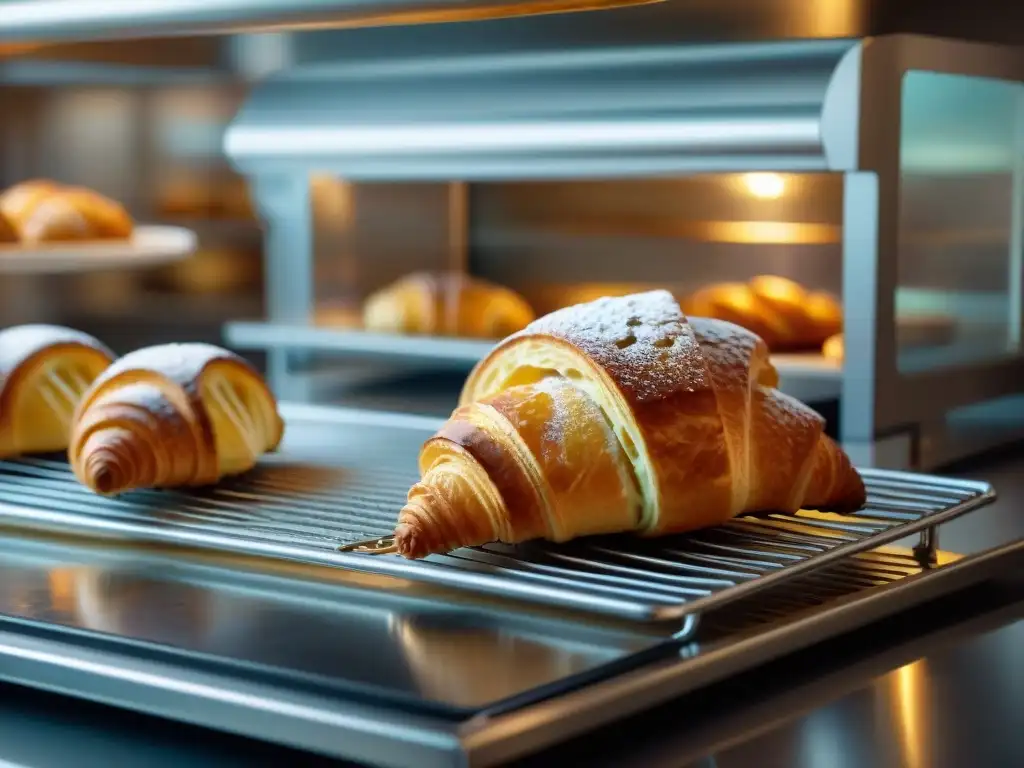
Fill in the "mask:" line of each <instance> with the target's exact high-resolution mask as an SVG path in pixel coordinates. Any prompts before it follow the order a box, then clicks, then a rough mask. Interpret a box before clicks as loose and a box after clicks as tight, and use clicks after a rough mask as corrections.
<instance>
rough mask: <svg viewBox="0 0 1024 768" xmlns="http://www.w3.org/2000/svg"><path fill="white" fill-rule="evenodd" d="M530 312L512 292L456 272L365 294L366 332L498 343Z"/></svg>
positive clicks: (420, 276) (408, 279)
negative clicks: (423, 335)
mask: <svg viewBox="0 0 1024 768" xmlns="http://www.w3.org/2000/svg"><path fill="white" fill-rule="evenodd" d="M533 318H534V312H533V310H532V309H531V308H530V305H529V304H527V303H526V300H525V299H523V297H521V296H520V295H519V294H517V293H516V292H515V291H512V290H510V289H508V288H504V287H502V286H500V285H495V284H494V283H490V282H487V281H486V280H480V279H479V278H474V277H470V276H468V275H464V274H462V273H460V272H439V273H433V272H415V273H413V274H411V275H406V276H405V277H403V278H402V279H401V280H398V281H397V282H395V283H392V284H391V285H389V286H387V287H386V288H383V289H381V290H380V291H378V292H377V293H375V294H373V295H372V296H370V297H369V298H368V299H367V300H366V303H365V305H364V307H363V326H364V327H365V328H366V330H368V331H379V332H382V333H410V334H426V335H433V336H465V337H470V338H478V339H500V338H503V337H505V336H507V335H508V334H510V333H515V332H516V331H519V330H522V328H523V327H525V326H526V324H527V323H529V322H530V321H531V320H533Z"/></svg>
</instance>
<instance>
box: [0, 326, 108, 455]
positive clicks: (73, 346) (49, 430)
mask: <svg viewBox="0 0 1024 768" xmlns="http://www.w3.org/2000/svg"><path fill="white" fill-rule="evenodd" d="M113 361H114V353H113V352H111V351H110V350H109V349H107V347H106V346H104V345H103V344H102V343H100V342H99V341H97V340H96V339H94V338H93V337H92V336H89V335H88V334H85V333H81V332H79V331H75V330H72V329H71V328H62V327H59V326H55V325H18V326H15V327H13V328H7V329H5V330H3V331H0V458H10V457H13V456H19V455H23V454H29V453H52V452H54V451H63V450H65V449H66V448H67V447H68V438H69V435H70V433H71V422H72V418H73V416H74V412H75V408H76V406H77V405H78V402H79V401H80V400H81V398H82V395H83V394H85V391H86V390H87V389H88V388H89V385H90V384H92V382H93V380H94V379H96V377H97V376H99V375H100V374H101V373H102V372H103V371H104V369H106V368H107V367H108V366H109V365H110V364H111V363H112V362H113Z"/></svg>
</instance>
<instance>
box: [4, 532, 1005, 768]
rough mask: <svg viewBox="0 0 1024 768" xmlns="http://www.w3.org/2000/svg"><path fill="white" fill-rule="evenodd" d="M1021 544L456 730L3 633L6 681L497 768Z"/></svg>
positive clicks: (323, 750) (981, 574)
mask: <svg viewBox="0 0 1024 768" xmlns="http://www.w3.org/2000/svg"><path fill="white" fill-rule="evenodd" d="M1022 552H1024V541H1018V542H1014V543H1012V544H1007V545H1004V546H1001V547H998V548H995V549H991V550H988V551H986V552H982V553H979V554H977V555H972V556H968V557H965V558H964V559H962V560H960V561H958V562H956V563H954V564H951V565H947V566H944V567H942V568H940V569H937V570H935V571H930V572H925V573H922V574H919V575H916V576H910V577H908V578H906V579H903V580H901V581H898V582H894V583H892V584H890V585H887V586H883V587H879V588H877V589H873V590H870V591H869V592H867V593H860V594H855V595H852V596H851V597H850V598H849V599H846V600H841V601H838V602H837V603H834V604H831V605H829V606H826V607H823V608H821V609H819V610H815V611H813V612H811V613H809V614H805V615H803V616H802V617H798V618H796V619H794V620H792V621H790V622H788V623H785V624H783V625H781V626H777V627H774V628H767V629H764V630H762V631H759V632H756V633H754V634H752V635H749V636H747V635H744V636H742V637H740V638H739V639H737V640H735V641H731V642H723V643H721V644H718V645H716V646H715V647H713V648H710V649H708V650H707V651H705V652H703V653H701V654H700V655H698V656H695V657H691V658H686V657H680V658H673V659H671V660H670V661H667V662H658V663H652V664H650V665H648V666H646V667H642V668H640V669H639V670H635V671H633V672H629V673H625V674H621V675H619V676H616V677H612V678H609V679H607V680H604V681H602V682H598V683H594V684H591V685H589V686H587V687H585V688H582V689H580V690H576V691H574V692H571V693H568V694H564V695H562V696H556V697H553V698H551V699H548V700H545V701H542V702H539V703H536V704H533V705H530V706H527V707H524V708H522V709H519V710H515V711H512V712H509V713H506V714H501V715H498V716H494V717H490V716H488V715H487V714H486V712H484V713H481V714H480V715H477V716H476V717H474V718H471V719H469V720H466V721H464V722H463V723H462V724H461V725H456V724H454V723H452V722H450V721H444V720H440V719H434V718H429V717H412V718H411V717H410V715H409V713H407V712H399V711H394V710H387V709H377V708H371V707H368V706H366V705H363V704H357V703H354V702H347V701H341V700H337V699H326V698H322V697H317V696H315V695H312V694H306V693H300V692H297V691H291V690H288V689H281V688H269V687H267V686H260V685H258V684H255V683H248V682H242V681H239V680H236V679H234V678H229V677H225V676H221V675H215V674H212V673H206V672H196V671H193V670H188V669H186V668H183V667H182V666H180V665H170V664H168V665H162V664H160V665H154V664H152V663H151V662H147V663H139V662H137V661H135V660H133V659H131V658H126V657H123V656H120V655H117V654H112V653H104V652H98V651H95V650H93V649H89V648H84V647H82V646H78V645H75V644H74V643H72V642H69V641H56V640H52V641H51V640H46V641H39V640H28V639H27V638H26V637H24V636H22V635H20V634H18V633H16V632H0V679H3V680H5V681H8V682H11V683H16V684H20V685H26V686H28V687H33V688H39V689H43V690H48V691H52V692H56V693H59V694H62V695H67V696H71V697H76V698H83V699H88V700H92V701H98V702H100V703H104V704H109V705H113V706H117V707H122V708H126V709H130V710H135V711H139V712H144V713H147V714H150V715H155V716H158V717H163V718H166V719H169V720H175V721H181V722H188V723H192V724H196V725H200V726H204V727H208V728H213V729H217V730H221V731H225V732H229V733H235V734H239V735H242V736H246V737H251V738H256V739H259V740H263V741H271V742H276V743H280V744H284V745H287V746H291V747H297V748H300V749H305V750H308V751H312V752H317V753H320V754H325V755H329V756H332V757H336V758H342V759H348V760H357V761H360V762H368V763H373V764H376V765H383V766H396V767H397V766H408V765H417V766H423V767H424V768H433V766H438V767H440V766H465V765H473V766H490V765H496V764H498V763H501V762H504V761H506V760H509V759H512V758H514V757H517V756H522V755H525V754H529V753H531V752H535V751H538V750H540V749H543V748H545V747H547V746H551V745H553V744H556V743H559V742H561V741H564V740H567V739H569V738H571V737H573V736H577V735H579V734H581V733H584V732H587V731H590V730H593V729H594V728H597V727H599V726H601V725H602V724H605V723H608V722H611V721H614V720H617V719H621V718H623V717H626V716H628V715H631V714H635V713H636V712H638V711H641V710H643V709H647V708H650V707H652V706H655V705H657V704H659V703H662V702H664V701H666V700H668V699H671V698H674V697H677V696H680V695H682V694H685V693H688V692H691V691H693V690H695V689H697V688H700V687H703V686H706V685H709V684H711V683H713V682H716V681H719V680H721V679H723V678H725V677H727V676H730V675H734V674H738V673H740V672H743V671H745V670H748V669H750V668H752V667H755V666H757V665H759V664H763V663H765V662H767V661H770V660H772V659H775V658H778V657H779V656H782V655H785V654H786V653H789V652H792V651H796V650H799V649H801V648H804V647H806V646H808V645H811V644H813V643H817V642H821V641H823V640H825V639H828V638H831V637H834V636H836V635H839V634H841V633H843V632H847V631H850V630H852V629H854V628H856V627H858V626H862V625H864V624H867V623H870V622H872V621H875V620H878V619H880V618H883V617H885V616H887V615H890V614H892V613H894V612H896V611H899V610H903V609H906V608H909V607H911V606H913V605H916V604H918V603H921V602H924V601H926V600H929V599H932V598H934V597H936V596H938V595H939V594H942V593H945V592H950V591H953V590H956V589H961V588H963V587H965V586H968V585H970V584H972V583H976V582H978V581H982V580H984V579H985V578H987V577H988V575H990V574H991V573H992V572H993V570H994V569H995V568H996V567H997V565H998V564H999V563H1001V562H1002V561H1003V560H1004V559H1005V558H1007V557H1009V556H1012V555H1015V554H1019V553H1022Z"/></svg>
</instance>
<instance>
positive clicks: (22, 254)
mask: <svg viewBox="0 0 1024 768" xmlns="http://www.w3.org/2000/svg"><path fill="white" fill-rule="evenodd" d="M197 244H198V240H197V238H196V235H195V233H194V232H192V231H191V230H189V229H186V228H184V227H168V226H156V225H139V226H136V227H135V231H134V232H133V233H132V237H131V238H130V239H128V240H89V241H81V242H60V243H57V242H54V243H41V244H38V245H32V246H26V245H22V244H19V243H0V274H5V275H51V274H69V273H80V272H98V271H103V270H114V269H121V270H123V269H147V268H150V267H157V266H161V265H164V264H170V263H172V262H175V261H181V260H182V259H185V258H188V257H189V256H191V255H192V254H194V253H195V251H196V248H197Z"/></svg>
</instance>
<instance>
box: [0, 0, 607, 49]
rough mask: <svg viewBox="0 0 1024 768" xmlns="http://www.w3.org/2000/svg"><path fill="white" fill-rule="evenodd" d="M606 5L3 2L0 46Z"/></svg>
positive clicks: (484, 0)
mask: <svg viewBox="0 0 1024 768" xmlns="http://www.w3.org/2000/svg"><path fill="white" fill-rule="evenodd" d="M624 4H626V3H625V2H616V1H612V2H608V0H479V2H471V3H467V2H461V1H460V0H301V2H300V1H298V0H160V1H159V2H157V1H155V0H150V2H145V3H136V4H130V3H124V2H121V1H120V0H92V1H91V2H84V3H83V2H79V0H8V2H5V3H4V4H3V5H4V8H3V11H4V13H3V16H2V17H0V41H21V40H29V41H43V42H54V41H81V40H117V39H133V38H146V37H161V36H164V37H166V36H172V35H173V36H178V35H194V34H217V33H232V32H240V31H246V32H257V31H273V30H282V29H303V28H307V29H315V28H318V27H319V28H331V27H334V28H338V27H357V26H373V25H381V24H401V23H410V24H412V23H428V22H440V21H449V22H450V21H464V20H467V19H474V18H477V19H479V18H498V17H502V16H522V15H526V14H529V13H542V12H552V11H569V10H579V9H583V8H600V7H613V6H616V5H624Z"/></svg>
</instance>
